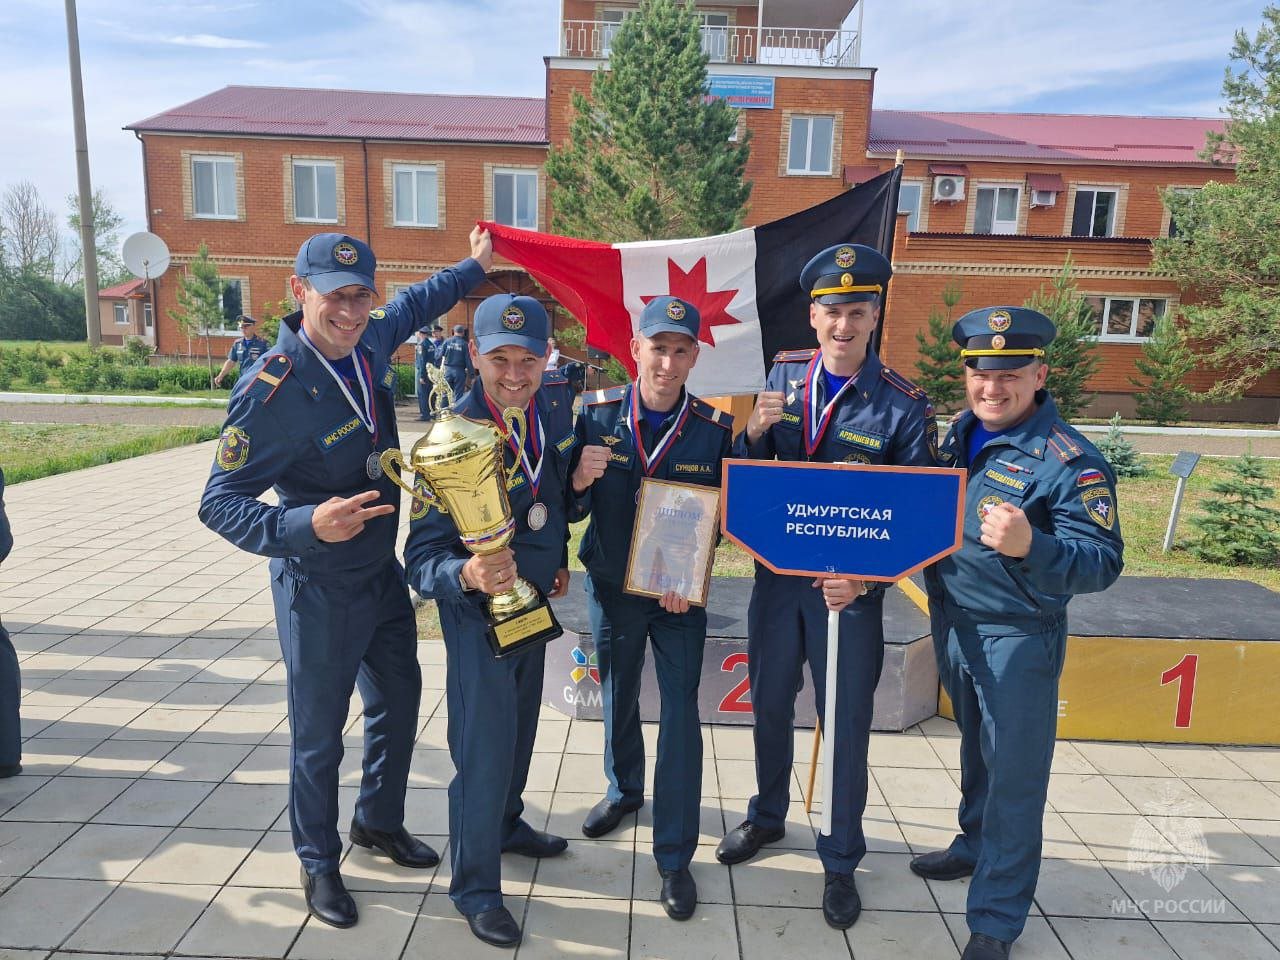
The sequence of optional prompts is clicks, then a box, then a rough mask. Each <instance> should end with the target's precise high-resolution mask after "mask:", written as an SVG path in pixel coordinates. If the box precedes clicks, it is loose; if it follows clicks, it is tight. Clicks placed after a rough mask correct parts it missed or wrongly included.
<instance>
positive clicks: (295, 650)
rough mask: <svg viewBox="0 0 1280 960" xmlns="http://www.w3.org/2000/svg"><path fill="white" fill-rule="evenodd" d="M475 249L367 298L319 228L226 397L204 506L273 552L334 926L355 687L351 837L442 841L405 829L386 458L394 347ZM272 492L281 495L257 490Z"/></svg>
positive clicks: (306, 808) (406, 856) (406, 715)
mask: <svg viewBox="0 0 1280 960" xmlns="http://www.w3.org/2000/svg"><path fill="white" fill-rule="evenodd" d="M470 242H471V258H469V259H466V260H463V261H462V262H461V263H459V264H457V265H456V266H453V267H449V268H446V269H445V270H442V271H441V272H440V273H438V274H436V275H435V276H434V277H432V278H431V279H430V280H428V281H425V282H422V283H416V284H414V285H413V286H411V287H409V288H408V289H406V290H404V291H403V292H401V293H400V294H399V295H398V296H397V297H396V298H395V299H394V300H392V301H391V302H390V303H388V304H387V305H386V306H385V307H382V308H379V309H376V310H375V309H373V305H374V304H375V303H376V302H377V301H376V300H375V299H374V298H375V297H376V296H377V293H376V289H377V288H376V287H375V286H374V269H375V267H376V260H375V258H374V255H373V251H372V250H371V249H369V246H368V245H367V244H365V243H364V242H363V241H362V240H359V239H357V238H355V237H350V236H346V235H344V234H337V233H324V234H317V235H316V236H313V237H311V238H310V239H309V240H307V241H306V242H305V243H304V244H303V245H302V248H301V250H299V251H298V257H297V261H296V264H295V270H294V275H293V276H291V277H290V278H289V286H290V289H291V291H292V293H293V296H294V298H295V299H296V300H297V301H298V303H299V304H301V310H300V311H299V312H297V313H294V314H292V315H290V316H288V317H285V318H284V319H283V320H282V321H281V324H280V337H279V341H278V342H277V344H276V346H275V347H274V348H272V349H271V350H270V351H269V352H268V353H267V354H266V355H265V357H264V358H263V361H262V365H261V366H260V368H259V370H258V373H257V375H256V376H255V377H253V378H252V379H251V380H250V381H249V382H248V383H247V384H246V385H245V386H244V387H243V388H241V389H237V390H236V392H235V395H234V396H233V398H232V401H231V409H230V411H229V414H228V417H227V422H226V425H225V427H224V428H223V432H222V439H221V441H220V443H219V444H218V451H217V455H216V457H215V459H214V464H213V467H212V470H211V473H210V476H209V481H208V484H207V485H206V487H205V491H204V496H203V498H202V499H201V502H200V519H201V520H202V521H203V522H204V523H205V524H206V525H207V526H208V527H209V528H210V529H212V530H214V531H215V532H217V533H219V534H221V535H222V536H223V537H225V538H226V539H228V540H230V541H231V542H232V543H234V544H235V545H236V546H238V547H241V548H242V549H245V550H248V551H250V552H252V553H257V554H260V555H263V556H268V557H271V558H272V560H271V576H272V580H271V592H272V597H273V599H274V601H275V609H276V628H277V631H278V633H279V637H280V648H281V651H282V653H283V655H284V663H285V668H286V677H287V683H288V697H289V728H290V738H291V742H290V747H291V761H290V762H291V767H290V772H289V822H290V825H291V827H292V831H293V843H294V849H295V850H296V851H297V854H298V858H299V859H300V860H301V861H302V868H303V871H302V886H303V891H304V893H305V896H306V903H307V909H308V910H309V911H310V912H311V914H312V915H313V916H315V917H316V918H317V919H319V920H321V921H323V922H324V923H327V924H330V925H332V926H335V927H349V926H351V925H352V924H354V923H355V922H356V920H357V911H356V904H355V901H354V900H353V899H352V898H351V895H350V894H349V893H348V892H347V890H346V887H345V886H344V884H343V882H342V876H341V874H340V873H339V872H338V863H339V860H340V859H341V857H342V841H341V838H340V837H339V834H338V828H337V816H338V764H339V762H340V761H341V759H342V752H343V748H342V732H343V728H344V727H345V726H346V722H347V713H348V708H349V704H350V701H351V693H352V689H353V687H355V686H359V688H360V696H361V699H362V700H363V701H364V716H365V748H364V776H363V779H362V781H361V784H360V795H359V798H358V799H357V801H356V809H355V816H354V818H353V819H352V822H351V831H350V836H351V840H352V842H354V843H356V844H359V845H361V846H365V847H376V848H378V849H379V850H381V851H382V852H384V853H386V854H387V855H388V856H390V857H391V859H392V860H394V861H395V862H396V863H398V864H400V865H402V866H406V867H417V868H425V867H431V866H434V865H435V864H436V863H438V862H439V857H438V856H437V855H436V853H435V851H434V850H432V849H431V848H430V847H428V846H427V845H426V844H424V843H422V842H421V841H419V840H418V839H416V838H415V837H413V836H411V835H410V834H409V833H408V831H406V830H405V828H404V824H403V821H404V800H405V786H406V783H407V780H408V775H409V761H410V758H411V757H412V753H413V740H414V733H415V731H416V730H417V726H418V701H419V695H420V693H421V687H422V676H421V672H420V671H419V667H418V658H417V625H416V622H415V619H414V614H413V607H412V605H411V603H410V602H409V592H408V589H407V586H406V584H405V577H404V571H403V569H402V568H401V567H400V565H399V564H398V563H397V562H396V559H395V538H396V527H397V514H398V512H399V508H400V491H399V490H398V489H396V487H395V486H394V485H393V484H392V482H391V480H390V479H389V478H387V477H386V476H385V475H384V472H383V469H382V463H381V453H382V452H383V451H385V450H387V449H392V448H395V447H396V446H397V445H398V437H397V434H396V419H395V406H394V392H393V388H394V386H395V372H394V370H393V369H392V367H391V366H390V364H389V361H390V357H391V354H392V353H393V352H394V351H395V350H396V348H397V347H399V346H400V344H402V343H403V342H404V341H405V340H406V339H407V338H408V336H409V334H410V333H411V332H413V331H414V330H416V329H417V328H418V327H421V326H422V325H423V324H426V323H430V322H431V321H432V320H434V319H435V318H436V317H438V316H441V315H443V314H445V313H447V312H448V311H449V309H450V308H452V307H453V305H454V304H455V303H457V302H458V300H460V299H461V298H462V297H463V295H464V294H466V293H467V292H468V291H469V290H471V289H472V288H474V287H475V286H476V285H477V284H479V283H480V282H481V281H482V280H484V277H485V271H486V270H487V269H488V267H489V264H490V262H491V259H492V245H491V242H490V239H489V234H488V232H487V231H484V230H481V229H480V228H478V227H477V228H476V229H475V230H473V231H472V233H471V238H470ZM271 487H274V488H275V492H276V495H277V498H278V505H275V506H273V505H270V504H267V503H264V502H262V501H261V500H259V499H258V498H259V496H261V494H262V493H264V492H265V491H266V490H267V489H268V488H271Z"/></svg>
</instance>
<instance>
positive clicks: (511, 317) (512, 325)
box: [502, 303, 524, 330]
mask: <svg viewBox="0 0 1280 960" xmlns="http://www.w3.org/2000/svg"><path fill="white" fill-rule="evenodd" d="M502 325H503V326H504V327H506V328H507V329H508V330H521V329H523V328H524V311H523V310H521V309H520V308H519V307H517V306H516V305H515V304H514V303H513V304H511V306H509V307H507V309H505V310H503V311H502Z"/></svg>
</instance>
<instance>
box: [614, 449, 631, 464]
mask: <svg viewBox="0 0 1280 960" xmlns="http://www.w3.org/2000/svg"><path fill="white" fill-rule="evenodd" d="M632 456H633V454H632V453H631V451H630V450H610V451H609V465H610V466H613V465H614V464H617V465H618V466H620V467H628V468H629V467H630V466H631V458H632Z"/></svg>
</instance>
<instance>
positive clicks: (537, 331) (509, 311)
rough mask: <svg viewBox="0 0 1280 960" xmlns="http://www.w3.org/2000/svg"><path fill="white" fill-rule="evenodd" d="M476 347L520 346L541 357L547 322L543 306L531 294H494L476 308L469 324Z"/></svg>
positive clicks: (548, 332)
mask: <svg viewBox="0 0 1280 960" xmlns="http://www.w3.org/2000/svg"><path fill="white" fill-rule="evenodd" d="M473 328H474V330H475V338H476V349H477V350H479V351H480V352H481V353H488V352H489V351H490V350H496V349H497V348H498V347H506V346H516V347H524V348H525V349H526V350H528V351H529V352H530V353H536V354H537V355H538V356H542V355H543V354H544V353H546V352H547V337H548V336H549V335H550V333H551V323H550V321H549V320H548V318H547V311H546V309H545V308H544V307H543V306H542V304H540V303H539V302H538V301H537V300H535V299H533V297H517V296H515V295H514V294H510V293H496V294H494V295H493V296H492V297H487V298H485V300H484V301H482V302H481V304H480V306H478V307H476V315H475V322H474V324H473Z"/></svg>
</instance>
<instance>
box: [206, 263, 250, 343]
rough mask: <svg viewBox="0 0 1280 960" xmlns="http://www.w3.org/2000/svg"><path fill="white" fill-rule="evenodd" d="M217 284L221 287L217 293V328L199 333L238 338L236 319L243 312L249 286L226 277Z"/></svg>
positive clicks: (212, 327)
mask: <svg viewBox="0 0 1280 960" xmlns="http://www.w3.org/2000/svg"><path fill="white" fill-rule="evenodd" d="M218 282H219V283H220V284H221V285H222V289H221V290H219V291H218V311H219V313H220V314H221V318H220V320H219V323H218V324H217V326H211V327H209V328H207V329H204V330H201V331H200V332H201V334H203V335H206V336H214V337H238V336H239V335H240V329H239V327H237V326H236V318H237V317H239V316H240V315H241V314H242V313H244V312H245V307H244V303H245V296H244V295H245V291H246V290H247V289H248V286H249V284H248V282H247V281H244V280H235V279H232V280H229V279H227V278H226V277H223V278H222V279H221V280H219V281H218Z"/></svg>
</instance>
